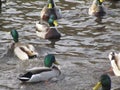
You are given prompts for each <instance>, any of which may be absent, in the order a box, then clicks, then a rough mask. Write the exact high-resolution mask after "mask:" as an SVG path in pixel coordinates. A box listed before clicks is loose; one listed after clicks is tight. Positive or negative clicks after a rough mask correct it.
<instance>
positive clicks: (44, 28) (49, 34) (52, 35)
mask: <svg viewBox="0 0 120 90" xmlns="http://www.w3.org/2000/svg"><path fill="white" fill-rule="evenodd" d="M48 24H49V25H48ZM48 24H47V23H46V22H42V23H40V22H36V34H37V36H38V37H41V38H44V39H60V37H61V34H60V33H59V31H58V30H57V27H56V26H57V25H58V23H57V21H56V20H55V17H54V15H51V16H50V18H49V20H48Z"/></svg>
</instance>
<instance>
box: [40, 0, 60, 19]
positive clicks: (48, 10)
mask: <svg viewBox="0 0 120 90" xmlns="http://www.w3.org/2000/svg"><path fill="white" fill-rule="evenodd" d="M51 14H53V15H54V16H55V20H56V19H61V18H62V13H61V10H60V9H59V8H58V7H57V6H56V4H55V2H54V0H48V4H47V5H46V6H44V7H43V9H42V11H41V15H40V18H41V20H44V21H48V19H49V17H50V16H51Z"/></svg>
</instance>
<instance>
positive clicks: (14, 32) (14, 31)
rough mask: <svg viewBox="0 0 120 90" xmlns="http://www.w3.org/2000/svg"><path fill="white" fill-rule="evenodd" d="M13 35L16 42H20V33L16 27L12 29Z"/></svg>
mask: <svg viewBox="0 0 120 90" xmlns="http://www.w3.org/2000/svg"><path fill="white" fill-rule="evenodd" d="M10 33H11V35H12V37H13V40H14V41H15V42H18V41H19V39H18V38H19V34H18V32H17V31H16V30H15V29H13V30H11V32H10Z"/></svg>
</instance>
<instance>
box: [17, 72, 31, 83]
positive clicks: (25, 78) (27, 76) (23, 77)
mask: <svg viewBox="0 0 120 90" xmlns="http://www.w3.org/2000/svg"><path fill="white" fill-rule="evenodd" d="M32 75H33V74H32V73H31V72H27V73H25V74H20V75H19V77H18V79H19V80H20V81H22V82H26V81H29V80H30V78H31V77H32Z"/></svg>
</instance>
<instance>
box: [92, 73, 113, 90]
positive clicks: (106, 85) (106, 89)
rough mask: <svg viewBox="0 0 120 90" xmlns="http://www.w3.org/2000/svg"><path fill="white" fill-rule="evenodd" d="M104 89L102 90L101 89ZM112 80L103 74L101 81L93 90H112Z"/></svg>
mask: <svg viewBox="0 0 120 90" xmlns="http://www.w3.org/2000/svg"><path fill="white" fill-rule="evenodd" d="M100 87H102V89H99V88H100ZM110 89H111V79H110V77H109V76H108V75H107V74H103V75H101V77H100V81H99V82H98V83H97V84H96V85H95V86H94V88H93V90H110Z"/></svg>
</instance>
